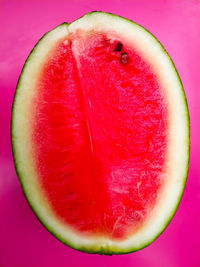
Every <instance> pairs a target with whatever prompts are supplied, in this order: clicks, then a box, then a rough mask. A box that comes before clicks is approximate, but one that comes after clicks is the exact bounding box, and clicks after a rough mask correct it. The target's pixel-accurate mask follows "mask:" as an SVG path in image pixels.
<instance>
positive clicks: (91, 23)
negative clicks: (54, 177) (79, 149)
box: [12, 12, 189, 254]
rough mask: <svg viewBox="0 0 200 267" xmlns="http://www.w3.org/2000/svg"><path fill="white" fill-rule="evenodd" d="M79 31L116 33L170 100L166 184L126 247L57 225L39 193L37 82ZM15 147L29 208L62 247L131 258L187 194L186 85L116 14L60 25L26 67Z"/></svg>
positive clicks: (141, 32) (162, 54)
mask: <svg viewBox="0 0 200 267" xmlns="http://www.w3.org/2000/svg"><path fill="white" fill-rule="evenodd" d="M77 30H78V31H80V30H81V31H90V30H95V31H97V32H98V31H99V32H105V33H106V32H110V33H111V35H112V32H115V33H116V34H117V35H119V36H120V38H121V39H122V40H124V42H127V43H129V45H131V44H133V46H134V48H136V49H138V51H139V52H140V54H142V55H143V56H144V58H145V59H146V60H147V61H149V62H150V63H151V62H153V66H152V67H153V68H154V71H155V73H156V75H157V76H158V79H159V80H160V81H161V84H162V85H163V89H164V94H165V96H166V99H167V104H168V109H169V135H168V138H169V139H168V154H167V166H166V172H165V174H163V175H164V176H165V178H166V179H165V180H166V183H165V186H164V187H163V192H162V194H161V197H160V199H159V202H158V204H157V205H156V207H155V209H154V210H153V212H152V215H151V217H150V218H149V219H148V220H147V221H146V223H145V224H144V226H143V227H141V228H140V229H139V230H138V231H137V232H136V233H135V234H134V235H133V236H130V237H129V238H128V239H126V240H123V241H113V240H109V239H107V238H101V237H90V238H89V237H86V236H84V235H80V233H77V232H76V231H74V230H73V229H72V228H71V227H68V226H66V224H63V223H62V222H61V221H59V220H58V219H57V217H56V216H55V215H54V213H53V212H52V210H51V209H50V207H49V205H48V201H47V200H46V199H45V196H44V195H43V192H41V190H40V185H39V184H38V179H37V173H36V170H35V168H34V162H33V155H32V148H31V135H30V129H29V125H30V121H29V117H30V116H29V114H30V113H31V109H30V107H31V105H30V104H31V101H32V99H33V97H34V94H35V88H37V86H36V85H37V84H36V82H37V78H38V77H39V74H40V70H41V67H42V66H43V64H44V61H45V60H46V58H47V56H48V54H49V52H50V51H51V50H52V49H53V48H54V46H55V44H56V42H57V41H59V40H61V39H63V38H64V37H66V38H67V36H69V35H70V34H73V33H76V31H77ZM74 52H75V51H74ZM12 145H13V155H14V159H15V165H16V170H17V173H18V176H19V178H20V182H21V184H22V187H23V190H24V193H25V195H26V197H27V199H28V201H29V203H30V205H31V207H32V208H33V210H34V211H35V213H36V214H37V216H38V218H39V219H40V220H41V222H42V223H43V224H44V225H45V227H46V228H47V229H48V230H49V231H50V232H51V233H53V234H54V235H55V236H57V237H58V238H59V239H60V240H61V241H62V242H64V243H66V244H68V245H69V246H71V247H73V248H76V249H79V250H83V251H87V252H91V253H95V252H96V253H105V254H112V253H113V254H117V253H128V252H131V251H136V250H138V249H141V248H143V247H145V246H147V245H148V244H150V243H151V242H152V241H153V240H154V239H155V238H156V237H157V236H158V235H159V234H160V233H161V232H162V231H163V230H164V229H165V227H166V226H167V224H168V223H169V221H170V220H171V218H172V216H173V215H174V213H175V211H176V208H177V206H178V204H179V201H180V199H181V196H182V193H183V190H184V186H185V182H186V177H187V170H188V160H189V115H188V110H187V103H186V99H185V95H184V91H183V88H182V84H181V81H180V79H179V76H178V74H177V72H176V69H175V67H174V65H173V63H172V61H171V59H170V57H169V56H168V54H167V53H166V51H165V50H164V48H163V47H162V46H161V44H160V43H159V42H158V41H157V40H156V39H155V37H153V35H151V34H150V33H149V32H148V31H146V30H145V29H144V28H142V27H141V26H138V25H137V24H135V23H133V22H131V21H129V20H126V19H124V18H121V17H118V16H115V15H112V14H107V13H102V12H93V13H88V14H86V15H85V16H84V17H82V18H80V19H79V20H77V21H75V22H73V23H72V24H70V25H69V26H68V25H67V24H63V25H60V26H59V27H57V28H56V29H54V30H53V31H51V32H49V33H48V34H47V35H45V36H44V37H43V39H42V40H41V41H40V42H39V43H38V45H37V46H36V47H35V49H34V51H33V53H32V54H31V55H30V56H29V58H28V60H27V62H26V64H25V66H24V69H23V72H22V74H21V77H20V80H19V83H18V87H17V91H16V96H15V99H14V103H13V115H12Z"/></svg>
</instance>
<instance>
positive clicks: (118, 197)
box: [31, 32, 168, 239]
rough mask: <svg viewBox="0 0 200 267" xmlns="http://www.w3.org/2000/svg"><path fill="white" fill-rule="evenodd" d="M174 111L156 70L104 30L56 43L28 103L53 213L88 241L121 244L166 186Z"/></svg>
mask: <svg viewBox="0 0 200 267" xmlns="http://www.w3.org/2000/svg"><path fill="white" fill-rule="evenodd" d="M167 121H168V110H167V103H166V100H165V96H164V92H163V88H162V86H161V83H160V82H159V79H158V77H157V76H156V74H155V72H154V70H153V69H152V67H151V65H150V63H149V62H148V61H147V60H145V58H144V57H143V56H142V55H141V54H140V53H139V51H138V50H137V49H136V48H135V47H134V46H133V45H132V44H129V43H126V42H123V40H121V38H120V37H119V36H117V35H114V34H110V33H105V32H96V33H94V32H87V33H84V32H79V33H76V35H71V36H70V37H67V38H64V39H62V40H61V41H59V42H58V43H57V44H56V45H55V47H54V48H53V50H52V51H51V53H50V54H49V56H48V58H47V59H46V62H45V64H44V66H43V68H42V71H41V75H40V77H39V79H38V82H37V88H36V93H35V97H34V99H33V101H32V119H31V129H32V141H33V145H32V148H33V153H34V162H35V166H36V169H37V173H38V181H39V182H40V184H41V185H42V189H43V191H44V193H45V195H46V196H47V199H48V201H49V203H50V206H51V208H52V209H53V211H54V212H55V214H56V215H57V216H58V217H59V218H60V219H61V220H62V221H63V222H64V223H66V224H67V225H70V226H71V227H72V228H73V229H74V230H76V231H78V232H81V233H82V234H85V235H91V234H92V235H97V236H98V235H100V236H105V237H108V238H112V239H124V238H126V237H127V236H129V235H130V234H131V233H134V232H135V231H137V229H138V228H139V227H141V226H142V225H143V223H144V222H145V220H147V218H148V216H149V214H150V212H151V210H152V209H153V207H154V205H155V203H156V201H157V200H158V198H159V194H160V191H161V190H162V185H163V184H164V182H165V163H166V162H165V158H166V151H167V130H168V125H167Z"/></svg>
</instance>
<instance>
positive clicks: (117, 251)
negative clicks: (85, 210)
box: [11, 11, 190, 255]
mask: <svg viewBox="0 0 200 267" xmlns="http://www.w3.org/2000/svg"><path fill="white" fill-rule="evenodd" d="M94 12H95V13H96V12H97V11H93V12H90V13H87V14H86V15H84V16H83V17H85V16H90V15H92V14H93V13H94ZM100 13H104V12H100ZM107 14H109V15H111V16H114V17H117V18H119V19H122V20H124V21H127V22H129V23H132V24H134V25H136V26H137V27H140V28H141V29H143V30H145V31H146V32H147V33H148V34H150V35H151V37H152V38H153V39H155V40H156V42H157V43H159V45H160V47H161V48H162V51H163V54H165V55H167V57H168V58H169V59H170V63H171V66H172V68H173V69H174V71H175V73H176V76H177V78H178V81H179V84H180V88H181V92H182V96H183V98H184V103H185V111H186V112H187V114H186V116H185V117H186V119H187V122H186V123H187V131H188V134H187V135H188V139H187V148H188V151H187V153H188V160H187V165H186V167H185V177H184V179H182V183H183V184H182V190H181V193H180V195H179V198H178V200H177V203H176V205H175V207H174V211H173V213H172V214H171V216H170V217H169V219H168V221H166V223H165V225H164V226H163V228H162V229H161V231H160V232H159V233H158V234H157V235H155V236H154V238H153V239H151V240H147V241H146V242H143V244H142V245H141V246H140V247H137V248H136V247H135V246H134V244H133V246H132V247H128V248H126V249H123V248H121V249H119V248H115V247H114V246H112V248H111V247H102V248H100V247H99V246H97V247H95V245H94V246H92V247H89V248H88V247H84V246H83V247H82V246H75V245H74V244H72V243H71V242H68V241H67V240H65V239H63V238H62V236H61V235H59V234H58V233H56V231H55V229H52V228H51V227H50V226H49V225H47V224H46V223H45V222H44V221H43V220H42V219H41V217H42V216H41V215H40V213H39V212H38V210H37V208H36V207H34V205H33V204H32V203H31V200H29V197H28V195H27V193H26V190H25V189H24V185H23V174H21V173H20V172H19V170H18V164H17V159H16V151H15V144H14V139H13V123H14V118H15V101H16V96H17V93H18V90H19V88H20V84H21V79H22V77H23V73H24V70H25V68H26V65H27V62H29V60H31V57H32V55H33V54H34V52H35V49H36V48H37V46H38V45H39V44H40V43H41V41H42V40H43V38H44V37H46V36H47V35H48V34H49V33H50V32H52V31H53V30H55V29H57V28H59V27H61V26H62V25H68V23H65V22H64V23H62V24H60V25H59V26H57V27H56V28H54V29H53V30H51V31H49V32H47V33H46V34H45V35H44V36H43V37H42V38H41V39H40V40H39V41H38V42H37V44H36V45H35V46H34V48H33V49H32V51H31V52H30V54H29V56H28V58H27V59H26V61H25V64H24V66H23V69H22V72H21V74H20V77H19V80H18V83H17V87H16V91H15V95H14V99H13V105H12V113H11V144H12V153H13V159H14V165H15V170H16V173H17V176H18V178H19V181H20V184H21V187H22V190H23V193H24V195H25V197H26V199H27V202H28V203H29V206H30V207H31V209H32V210H33V212H34V213H35V215H36V216H37V218H38V219H39V221H40V222H41V223H42V225H43V226H44V227H45V228H46V229H47V230H48V231H49V232H50V233H51V234H52V235H53V236H55V237H56V238H57V239H59V240H60V241H61V242H62V243H64V244H66V245H68V246H69V247H71V248H74V249H76V250H79V251H82V252H87V253H93V254H95V253H98V254H104V255H112V254H127V253H132V252H135V251H138V250H140V249H143V248H145V247H147V246H148V245H150V244H151V243H152V242H153V241H154V240H156V239H157V238H158V237H159V236H160V235H161V234H162V232H163V231H164V230H165V229H166V227H167V226H168V225H169V223H170V221H171V220H172V218H173V217H174V215H175V213H176V210H177V208H178V206H179V203H180V201H181V199H182V196H183V192H184V188H185V185H186V180H187V175H188V167H189V153H190V117H189V111H188V104H187V100H186V96H185V92H184V88H183V84H182V82H181V79H180V77H179V74H178V72H177V69H176V67H175V65H174V63H173V61H172V59H171V57H170V56H169V54H168V53H167V51H166V50H165V48H164V47H163V45H162V44H161V43H160V42H159V41H158V39H157V38H156V37H155V36H154V35H153V34H152V33H151V32H149V31H148V30H147V29H145V28H143V27H142V26H140V25H138V24H137V23H135V22H133V21H131V20H128V19H125V18H123V17H120V16H117V15H114V14H111V13H107ZM78 20H79V19H78Z"/></svg>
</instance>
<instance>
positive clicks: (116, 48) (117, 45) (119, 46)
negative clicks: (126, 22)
mask: <svg viewBox="0 0 200 267" xmlns="http://www.w3.org/2000/svg"><path fill="white" fill-rule="evenodd" d="M113 51H114V52H120V51H122V43H117V44H116V46H115V48H114V50H113Z"/></svg>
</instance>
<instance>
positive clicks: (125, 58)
mask: <svg viewBox="0 0 200 267" xmlns="http://www.w3.org/2000/svg"><path fill="white" fill-rule="evenodd" d="M120 62H121V63H122V64H123V65H125V64H127V63H128V55H127V53H126V52H123V53H121V57H120Z"/></svg>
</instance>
